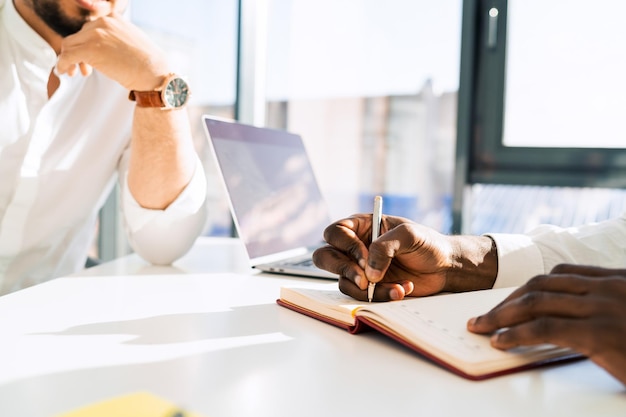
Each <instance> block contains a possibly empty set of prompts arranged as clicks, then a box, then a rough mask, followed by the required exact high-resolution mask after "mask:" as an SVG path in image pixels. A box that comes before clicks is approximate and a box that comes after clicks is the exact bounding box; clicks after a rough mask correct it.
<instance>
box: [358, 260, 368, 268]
mask: <svg viewBox="0 0 626 417" xmlns="http://www.w3.org/2000/svg"><path fill="white" fill-rule="evenodd" d="M366 265H367V264H366V263H365V259H363V258H361V259H360V260H359V266H360V267H361V269H365V266H366Z"/></svg>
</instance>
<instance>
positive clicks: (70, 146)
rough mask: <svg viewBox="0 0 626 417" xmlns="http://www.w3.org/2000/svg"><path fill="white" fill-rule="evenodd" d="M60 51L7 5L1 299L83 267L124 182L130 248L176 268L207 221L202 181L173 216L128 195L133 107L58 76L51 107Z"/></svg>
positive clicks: (0, 37)
mask: <svg viewBox="0 0 626 417" xmlns="http://www.w3.org/2000/svg"><path fill="white" fill-rule="evenodd" d="M2 3H4V5H3V4H2ZM56 60H57V57H56V54H55V52H54V50H53V49H52V48H51V47H50V46H49V45H48V43H47V42H45V41H44V40H43V39H42V38H41V37H40V36H39V35H38V34H37V33H36V32H35V31H34V30H32V28H31V27H30V26H29V25H28V24H27V23H26V22H25V21H24V20H23V19H22V18H21V16H19V14H18V13H17V11H16V10H15V7H14V5H13V2H12V1H10V0H9V1H5V2H3V0H0V120H1V123H2V127H1V128H0V294H3V293H8V292H11V291H14V290H17V289H20V288H24V287H27V286H30V285H33V284H36V283H39V282H42V281H44V280H47V279H50V278H53V277H58V276H62V275H67V274H70V273H72V272H74V271H77V270H78V269H80V268H82V267H83V265H84V263H85V259H86V256H87V252H88V249H89V247H90V245H91V242H92V241H93V237H94V232H95V224H96V219H97V215H98V211H99V209H100V208H101V207H102V205H103V204H104V202H105V200H106V198H107V196H108V195H109V193H110V191H111V190H112V188H113V187H114V185H115V182H116V181H117V179H118V178H119V179H120V181H119V183H120V186H121V206H122V211H123V213H124V220H125V227H126V231H127V235H128V238H129V242H130V244H131V246H132V247H133V249H134V250H135V251H136V252H137V253H138V254H139V255H141V256H142V257H144V258H145V259H147V260H148V261H151V262H153V263H159V264H168V263H171V262H172V261H174V260H175V259H176V258H178V257H180V256H181V255H183V254H184V253H185V252H186V251H187V250H188V249H189V248H190V247H191V245H192V244H193V242H194V241H195V238H196V237H197V236H198V235H199V234H200V233H201V231H202V228H203V227H204V222H205V219H206V213H205V200H206V179H205V176H204V171H203V169H202V164H201V163H199V161H196V162H197V163H196V169H195V173H194V176H193V178H192V180H191V182H190V183H189V185H188V186H187V188H186V189H185V190H184V191H183V192H182V193H181V195H180V196H179V197H178V198H177V199H176V201H174V202H173V203H172V204H171V205H170V206H169V207H167V208H166V209H165V210H148V209H144V208H142V207H140V206H139V204H138V203H137V202H136V201H135V199H134V198H133V197H132V195H131V194H130V192H129V191H128V187H127V186H126V184H127V182H126V172H127V166H128V160H129V145H130V131H131V124H132V114H133V110H134V103H133V102H130V101H129V100H128V98H127V97H128V92H127V91H126V90H124V89H123V88H122V87H121V86H120V85H118V84H117V83H116V82H114V81H112V80H110V79H108V78H106V77H105V76H103V75H102V74H100V73H98V72H97V71H94V73H93V74H92V75H90V76H88V77H83V76H80V75H77V76H74V77H69V76H60V81H61V83H60V86H59V88H58V90H57V91H56V92H55V93H54V94H53V95H52V97H51V98H50V99H48V93H47V82H48V78H49V75H50V72H51V70H52V69H53V68H54V66H55V64H56Z"/></svg>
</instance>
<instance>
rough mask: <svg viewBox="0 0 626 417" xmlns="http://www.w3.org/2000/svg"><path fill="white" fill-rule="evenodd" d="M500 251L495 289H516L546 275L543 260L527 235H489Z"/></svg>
mask: <svg viewBox="0 0 626 417" xmlns="http://www.w3.org/2000/svg"><path fill="white" fill-rule="evenodd" d="M486 236H489V237H490V238H492V239H493V240H494V241H495V242H496V247H497V249H498V275H497V276H496V282H495V283H494V285H493V288H504V287H516V286H519V285H522V284H524V283H525V282H526V281H528V280H529V279H530V278H532V277H534V276H536V275H541V274H544V273H545V270H544V266H543V258H542V256H541V252H540V251H539V249H538V248H537V246H536V245H535V244H534V243H533V241H532V239H531V238H530V237H528V236H526V235H514V234H500V233H488V234H486Z"/></svg>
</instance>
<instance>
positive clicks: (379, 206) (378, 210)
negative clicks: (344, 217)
mask: <svg viewBox="0 0 626 417" xmlns="http://www.w3.org/2000/svg"><path fill="white" fill-rule="evenodd" d="M382 220H383V198H382V197H381V196H379V195H377V196H376V197H374V212H373V213H372V242H373V241H375V240H376V239H378V235H379V234H380V222H381V221H382ZM375 288H376V283H375V282H370V283H369V284H368V285H367V300H368V301H369V302H370V303H371V302H372V299H373V298H374V289H375Z"/></svg>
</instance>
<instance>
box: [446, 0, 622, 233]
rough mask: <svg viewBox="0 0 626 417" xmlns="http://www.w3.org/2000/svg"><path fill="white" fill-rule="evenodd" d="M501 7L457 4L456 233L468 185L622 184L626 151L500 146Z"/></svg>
mask: <svg viewBox="0 0 626 417" xmlns="http://www.w3.org/2000/svg"><path fill="white" fill-rule="evenodd" d="M507 5H508V2H507V0H464V2H463V17H462V29H461V36H462V42H461V65H460V68H461V70H460V79H459V105H458V116H457V149H456V167H457V172H456V173H455V186H454V204H453V232H456V233H460V232H461V231H462V215H463V211H464V204H466V203H465V202H464V197H465V195H466V194H467V190H466V186H467V185H469V184H476V183H482V184H510V185H540V186H542V185H543V186H563V187H605V188H625V187H626V149H622V148H620V149H616V148H610V149H609V148H552V147H547V148H543V147H541V148H539V147H512V146H504V144H503V141H502V140H503V127H504V125H503V123H504V97H505V93H506V92H505V88H506V43H507V42H506V33H507V32H506V29H507V16H508V14H507ZM492 8H496V9H497V10H498V15H497V20H495V27H494V25H493V23H494V19H491V23H492V25H491V28H490V18H489V10H490V9H492ZM490 29H491V30H492V33H491V34H490ZM494 34H495V37H494ZM625 111H626V109H625Z"/></svg>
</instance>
